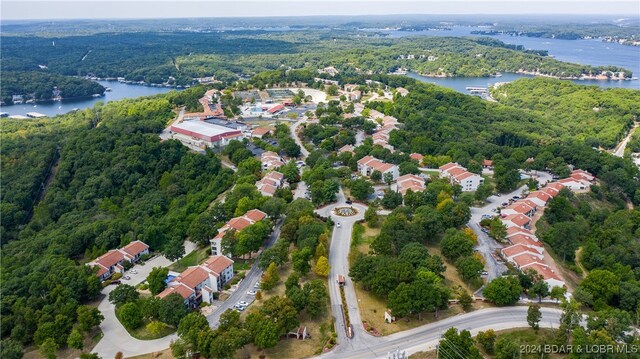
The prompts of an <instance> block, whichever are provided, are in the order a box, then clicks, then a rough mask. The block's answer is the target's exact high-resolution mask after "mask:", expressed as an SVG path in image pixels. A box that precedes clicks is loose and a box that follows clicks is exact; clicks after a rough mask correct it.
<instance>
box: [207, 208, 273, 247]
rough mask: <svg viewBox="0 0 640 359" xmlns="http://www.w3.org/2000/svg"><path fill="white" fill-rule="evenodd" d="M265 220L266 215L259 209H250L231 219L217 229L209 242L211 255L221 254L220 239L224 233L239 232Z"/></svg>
mask: <svg viewBox="0 0 640 359" xmlns="http://www.w3.org/2000/svg"><path fill="white" fill-rule="evenodd" d="M265 218H267V214H266V213H264V212H262V211H261V210H259V209H252V210H250V211H248V212H247V213H245V214H244V215H242V216H240V217H234V218H231V219H230V220H229V221H228V222H227V223H225V225H224V226H222V227H220V228H219V229H218V234H217V235H216V236H215V237H213V238H212V239H211V240H210V241H209V242H210V243H211V254H213V255H219V254H223V253H222V237H224V235H225V233H227V232H228V231H231V230H233V231H236V232H240V231H242V230H243V229H245V228H247V227H249V226H250V225H252V224H254V223H256V222H258V221H261V220H263V219H265Z"/></svg>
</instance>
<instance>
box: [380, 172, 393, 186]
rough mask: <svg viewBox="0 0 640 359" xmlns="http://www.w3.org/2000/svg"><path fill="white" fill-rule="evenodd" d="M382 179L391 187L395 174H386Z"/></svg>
mask: <svg viewBox="0 0 640 359" xmlns="http://www.w3.org/2000/svg"><path fill="white" fill-rule="evenodd" d="M382 179H383V180H384V183H386V184H387V186H391V183H392V182H393V173H391V172H387V173H385V174H384V175H382Z"/></svg>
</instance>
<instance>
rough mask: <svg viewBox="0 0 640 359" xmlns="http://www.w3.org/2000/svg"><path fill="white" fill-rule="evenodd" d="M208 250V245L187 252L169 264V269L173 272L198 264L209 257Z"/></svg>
mask: <svg viewBox="0 0 640 359" xmlns="http://www.w3.org/2000/svg"><path fill="white" fill-rule="evenodd" d="M209 251H210V248H209V247H204V248H201V249H196V250H195V251H193V252H191V253H189V254H187V255H186V256H184V257H182V258H180V259H179V260H178V261H177V262H175V263H173V264H172V265H170V266H169V270H172V271H175V272H183V271H184V270H185V269H187V267H190V266H195V265H198V264H200V262H202V261H204V260H205V259H207V258H208V257H209Z"/></svg>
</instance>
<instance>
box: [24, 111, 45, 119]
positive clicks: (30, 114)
mask: <svg viewBox="0 0 640 359" xmlns="http://www.w3.org/2000/svg"><path fill="white" fill-rule="evenodd" d="M27 117H31V118H42V117H48V116H47V115H45V114H43V113H40V112H27Z"/></svg>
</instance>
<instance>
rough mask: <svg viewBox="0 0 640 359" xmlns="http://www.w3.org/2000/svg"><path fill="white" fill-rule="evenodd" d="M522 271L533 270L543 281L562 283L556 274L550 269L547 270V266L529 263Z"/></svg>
mask: <svg viewBox="0 0 640 359" xmlns="http://www.w3.org/2000/svg"><path fill="white" fill-rule="evenodd" d="M524 269H533V270H535V271H536V272H538V274H540V275H541V276H542V278H544V279H545V280H549V279H555V280H558V281H561V282H564V281H563V280H562V279H560V277H559V276H558V274H556V272H554V271H553V270H552V269H551V268H549V266H547V265H545V264H542V263H531V264H529V265H528V266H526V267H525V268H524Z"/></svg>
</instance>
